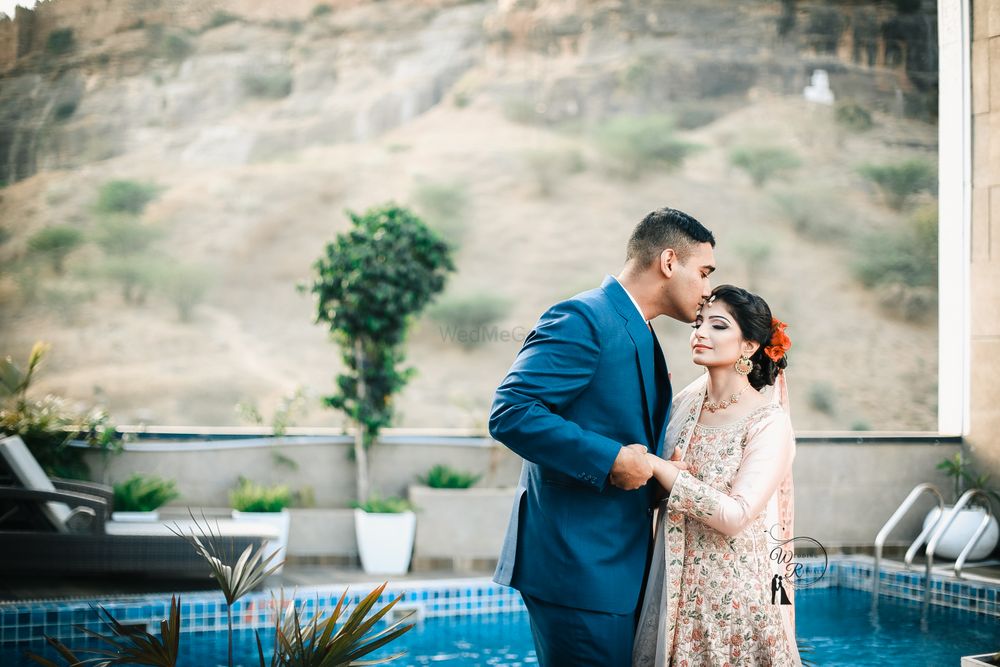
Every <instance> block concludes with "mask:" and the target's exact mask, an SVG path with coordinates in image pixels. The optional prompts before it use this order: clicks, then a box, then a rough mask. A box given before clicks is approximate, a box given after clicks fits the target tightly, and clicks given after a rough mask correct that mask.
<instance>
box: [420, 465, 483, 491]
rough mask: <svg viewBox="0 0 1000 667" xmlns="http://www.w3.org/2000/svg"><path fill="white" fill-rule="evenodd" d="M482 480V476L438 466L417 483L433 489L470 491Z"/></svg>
mask: <svg viewBox="0 0 1000 667" xmlns="http://www.w3.org/2000/svg"><path fill="white" fill-rule="evenodd" d="M481 478H482V475H475V474H473V473H471V472H462V471H460V470H455V469H454V468H452V467H451V466H447V465H436V466H434V467H433V468H431V469H430V470H428V471H427V474H426V475H424V476H422V477H418V478H417V481H419V482H420V483H421V484H425V485H427V486H429V487H431V488H432V489H468V488H469V487H471V486H472V485H474V484H475V483H476V482H478V481H479V480H480V479H481Z"/></svg>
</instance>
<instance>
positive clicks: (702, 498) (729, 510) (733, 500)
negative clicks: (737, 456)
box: [667, 411, 795, 536]
mask: <svg viewBox="0 0 1000 667" xmlns="http://www.w3.org/2000/svg"><path fill="white" fill-rule="evenodd" d="M794 458H795V435H794V433H793V431H792V424H791V421H790V420H789V418H788V416H787V415H786V414H785V413H784V412H783V411H775V412H774V413H772V414H769V415H767V416H766V417H765V418H763V419H762V420H760V421H759V422H758V423H756V424H754V425H752V426H751V427H750V428H749V429H748V431H747V442H746V447H745V450H744V452H743V458H742V461H741V463H740V468H739V471H738V472H737V473H736V477H735V479H734V480H733V484H732V489H731V490H730V491H729V492H728V493H726V492H724V491H721V490H719V489H716V488H714V487H712V486H710V485H709V484H706V483H705V482H702V481H701V480H699V479H697V478H696V477H695V476H694V475H692V474H691V473H690V472H688V471H686V470H682V471H681V472H680V474H678V476H677V479H676V480H675V481H674V485H673V488H672V489H671V491H670V496H669V498H668V500H667V510H668V511H671V512H682V513H684V514H687V515H688V516H691V517H694V518H696V519H698V520H699V521H701V522H703V523H705V524H706V525H708V526H710V527H712V528H714V529H715V530H717V531H719V532H720V533H723V534H725V535H729V536H734V535H738V534H739V533H740V532H742V531H743V530H744V529H745V528H746V527H747V526H748V525H749V524H750V522H751V521H753V519H754V518H755V517H757V515H759V514H760V513H761V512H762V511H763V510H764V508H765V507H766V506H767V502H768V500H770V498H771V496H773V495H774V493H775V491H776V490H777V489H778V485H779V484H780V483H781V480H782V479H783V478H784V477H785V475H787V474H788V471H789V470H790V469H791V466H792V460H793V459H794Z"/></svg>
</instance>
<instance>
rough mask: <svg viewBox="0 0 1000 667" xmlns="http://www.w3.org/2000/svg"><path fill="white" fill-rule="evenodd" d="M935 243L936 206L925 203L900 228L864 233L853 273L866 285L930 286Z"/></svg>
mask: <svg viewBox="0 0 1000 667" xmlns="http://www.w3.org/2000/svg"><path fill="white" fill-rule="evenodd" d="M937 245H938V219H937V207H935V206H927V207H926V208H924V209H921V210H920V211H917V212H916V213H915V214H914V215H912V216H910V217H909V218H907V220H906V224H905V226H904V227H903V228H902V229H899V230H896V231H892V232H880V233H874V234H871V235H868V236H866V237H865V238H864V239H863V240H862V242H861V245H860V247H859V249H858V253H857V257H858V258H857V260H856V261H855V264H854V271H855V275H856V276H857V277H858V279H859V280H861V282H862V283H864V284H865V286H867V287H876V286H878V285H883V284H892V283H898V284H901V285H907V286H910V287H933V286H935V285H937V256H938V253H937Z"/></svg>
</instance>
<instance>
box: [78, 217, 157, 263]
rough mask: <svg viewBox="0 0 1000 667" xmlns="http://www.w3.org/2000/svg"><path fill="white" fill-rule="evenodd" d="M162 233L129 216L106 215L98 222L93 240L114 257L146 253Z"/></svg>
mask: <svg viewBox="0 0 1000 667" xmlns="http://www.w3.org/2000/svg"><path fill="white" fill-rule="evenodd" d="M161 236H162V232H161V231H160V230H159V229H157V228H155V227H150V226H149V225H144V224H142V222H140V221H139V220H137V219H135V218H133V217H131V216H127V215H106V216H103V217H102V218H101V219H100V220H99V221H98V222H97V228H96V230H95V231H94V232H93V239H94V241H95V242H96V243H97V245H99V246H100V247H101V249H102V250H104V252H105V253H107V254H108V255H109V256H112V257H124V256H126V255H134V254H137V253H141V252H145V251H146V250H148V249H149V246H150V245H151V244H152V243H153V242H154V241H156V240H157V239H158V238H160V237H161Z"/></svg>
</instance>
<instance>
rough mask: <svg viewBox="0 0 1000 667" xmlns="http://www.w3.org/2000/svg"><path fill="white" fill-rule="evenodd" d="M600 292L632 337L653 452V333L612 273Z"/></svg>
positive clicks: (655, 446)
mask: <svg viewBox="0 0 1000 667" xmlns="http://www.w3.org/2000/svg"><path fill="white" fill-rule="evenodd" d="M601 287H602V288H603V289H604V292H605V293H606V294H607V295H608V296H609V297H610V298H611V303H612V304H613V305H614V306H615V309H616V310H617V311H618V314H619V315H621V316H622V317H623V318H624V319H625V331H626V332H627V333H628V335H629V338H631V339H632V345H634V346H635V352H636V356H638V358H639V378H640V381H641V382H642V394H643V398H644V399H645V401H646V415H647V417H646V427H647V431H648V435H649V437H650V444H651V445H652V446H651V447H650V451H655V450H656V449H657V447H658V446H659V444H658V443H657V442H656V441H655V439H656V437H657V436H658V434H659V431H660V429H659V428H657V426H656V424H654V423H653V414H654V408H655V406H654V404H653V401H654V400H655V397H656V387H655V383H656V375H655V373H654V368H653V359H652V358H651V357H652V354H651V352H652V349H653V348H652V345H653V334H652V332H651V331H650V330H649V327H648V326H646V321H645V320H643V319H642V315H641V314H640V313H639V311H638V310H637V309H636V307H635V304H634V303H632V299H631V298H630V297H629V295H628V293H627V292H626V291H625V288H624V287H622V286H621V284H620V283H619V282H618V281H617V280H616V279H615V278H613V277H612V276H608V277H607V278H605V279H604V283H603V284H602V285H601Z"/></svg>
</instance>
